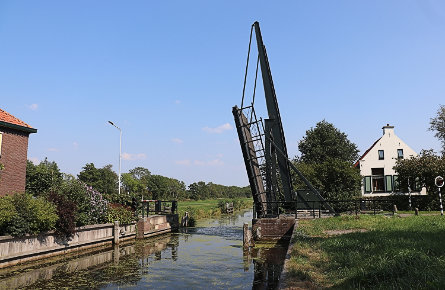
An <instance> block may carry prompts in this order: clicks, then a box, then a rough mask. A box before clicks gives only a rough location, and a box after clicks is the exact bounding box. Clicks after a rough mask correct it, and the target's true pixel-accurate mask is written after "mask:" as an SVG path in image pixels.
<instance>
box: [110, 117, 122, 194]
mask: <svg viewBox="0 0 445 290" xmlns="http://www.w3.org/2000/svg"><path fill="white" fill-rule="evenodd" d="M108 123H110V124H111V125H113V126H114V127H116V128H117V129H118V130H119V195H120V194H121V163H122V161H121V160H122V129H121V128H119V127H118V126H116V125H114V123H113V122H111V121H108Z"/></svg>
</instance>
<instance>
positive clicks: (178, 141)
mask: <svg viewBox="0 0 445 290" xmlns="http://www.w3.org/2000/svg"><path fill="white" fill-rule="evenodd" d="M172 142H173V143H176V144H182V143H184V140H182V139H179V138H173V139H172Z"/></svg>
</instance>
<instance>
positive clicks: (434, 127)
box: [429, 105, 445, 155]
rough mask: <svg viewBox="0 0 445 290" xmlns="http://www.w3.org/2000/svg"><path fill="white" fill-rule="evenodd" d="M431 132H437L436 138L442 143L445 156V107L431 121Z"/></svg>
mask: <svg viewBox="0 0 445 290" xmlns="http://www.w3.org/2000/svg"><path fill="white" fill-rule="evenodd" d="M429 130H430V131H433V132H435V134H434V136H436V137H437V138H438V139H439V140H440V142H441V143H442V155H445V106H444V105H441V106H440V108H439V110H437V113H436V116H435V117H434V118H431V120H430V128H429Z"/></svg>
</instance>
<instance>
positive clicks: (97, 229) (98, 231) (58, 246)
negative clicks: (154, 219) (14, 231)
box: [0, 224, 136, 268]
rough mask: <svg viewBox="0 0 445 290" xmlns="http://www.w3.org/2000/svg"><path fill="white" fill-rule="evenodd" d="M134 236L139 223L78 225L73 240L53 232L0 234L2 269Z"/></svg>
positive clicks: (0, 265)
mask: <svg viewBox="0 0 445 290" xmlns="http://www.w3.org/2000/svg"><path fill="white" fill-rule="evenodd" d="M115 235H117V237H116V238H115ZM135 236H136V224H129V225H122V226H119V227H118V228H116V229H115V225H114V224H100V225H89V226H84V227H78V228H76V233H75V234H74V236H73V237H72V238H71V239H70V240H67V239H65V238H60V237H57V236H56V234H55V233H54V232H48V233H44V234H40V235H34V236H31V235H28V236H25V237H20V238H19V237H11V236H0V268H2V267H5V266H11V265H15V264H18V263H22V262H25V261H30V260H36V259H41V258H43V257H48V256H53V255H58V254H61V253H66V252H70V251H73V250H79V249H81V248H82V249H84V248H88V247H95V246H99V245H104V244H107V243H113V241H116V239H117V240H118V241H119V240H126V239H131V238H135Z"/></svg>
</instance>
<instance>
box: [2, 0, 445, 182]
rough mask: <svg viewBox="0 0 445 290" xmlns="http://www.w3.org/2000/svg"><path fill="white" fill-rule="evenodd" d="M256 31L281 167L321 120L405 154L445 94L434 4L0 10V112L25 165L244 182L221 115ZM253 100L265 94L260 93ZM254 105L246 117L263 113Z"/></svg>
mask: <svg viewBox="0 0 445 290" xmlns="http://www.w3.org/2000/svg"><path fill="white" fill-rule="evenodd" d="M256 20H257V21H259V22H260V25H261V30H262V34H263V39H264V42H265V45H266V47H267V52H268V56H269V61H270V65H271V70H272V75H273V79H274V84H275V89H276V93H277V97H278V102H279V106H280V111H281V116H282V119H283V125H284V132H285V135H286V141H287V147H288V151H289V152H288V153H289V156H295V155H297V154H298V146H297V144H298V140H300V139H301V138H302V137H303V136H304V135H305V131H306V130H308V129H310V128H311V127H313V126H315V124H316V123H317V122H318V121H321V120H323V119H326V120H327V121H328V122H331V123H333V124H334V125H335V126H336V127H337V128H339V129H340V130H341V131H343V132H345V133H346V134H348V137H349V139H350V140H351V141H352V142H354V143H356V144H357V145H358V147H359V149H360V150H361V151H362V152H363V151H365V150H366V149H367V148H368V147H369V146H370V145H371V144H372V143H373V142H374V141H375V140H376V139H377V138H379V137H380V136H381V134H382V131H381V127H382V126H384V125H385V124H387V123H389V124H391V125H394V126H395V130H396V134H398V136H399V137H400V138H402V140H404V141H405V142H406V143H407V144H408V145H410V146H411V147H412V148H413V149H414V150H415V151H417V152H419V151H420V150H421V149H428V148H433V149H435V150H436V151H439V149H440V143H439V141H438V140H437V139H435V138H434V134H433V133H432V132H429V131H427V129H428V127H429V120H430V118H431V117H434V115H435V113H436V111H437V109H438V108H439V105H440V104H444V103H445V102H444V99H445V81H444V80H445V78H444V77H445V2H444V1H439V0H435V1H433V0H418V1H414V0H412V1H409V0H399V1H389V0H380V1H352V0H351V1H0V107H1V108H2V109H4V110H6V111H7V112H9V113H11V114H13V115H15V116H16V117H18V118H20V119H22V120H23V121H25V122H27V123H29V124H31V125H32V126H33V127H35V128H37V129H38V133H37V134H33V135H31V137H30V141H29V149H28V158H29V159H32V160H42V159H44V158H45V157H48V159H49V160H54V161H56V162H57V163H58V165H59V167H60V168H61V170H62V171H63V172H66V173H72V174H77V173H78V172H79V171H80V170H81V169H82V167H83V166H84V165H85V164H86V163H89V162H93V163H94V164H95V165H96V166H98V167H102V166H104V165H106V164H112V165H113V168H114V169H115V170H116V171H117V169H118V157H119V132H118V130H117V129H116V128H114V127H112V126H111V125H110V124H108V123H107V121H108V120H111V121H113V122H114V123H115V124H117V125H118V126H120V127H121V128H122V129H123V149H122V151H123V161H122V171H123V172H127V171H128V170H129V169H131V168H134V167H136V166H143V167H146V168H148V169H149V170H150V171H151V172H152V173H154V174H162V175H165V176H169V177H174V178H177V179H180V180H183V181H185V182H186V183H187V184H189V183H192V182H195V181H200V180H202V181H206V182H210V181H211V182H214V183H219V184H225V185H247V184H248V181H247V177H246V173H245V168H244V164H243V160H242V155H241V150H240V147H239V144H238V140H237V135H236V130H235V129H234V124H233V118H232V114H231V108H232V106H234V105H239V104H240V101H241V93H242V84H243V78H244V69H245V61H246V56H247V46H248V41H249V33H250V26H251V24H252V23H253V22H254V21H256ZM260 89H262V87H260ZM261 101H262V99H261V94H260V95H259V97H258V103H257V104H258V106H259V107H261V106H262V103H261Z"/></svg>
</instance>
